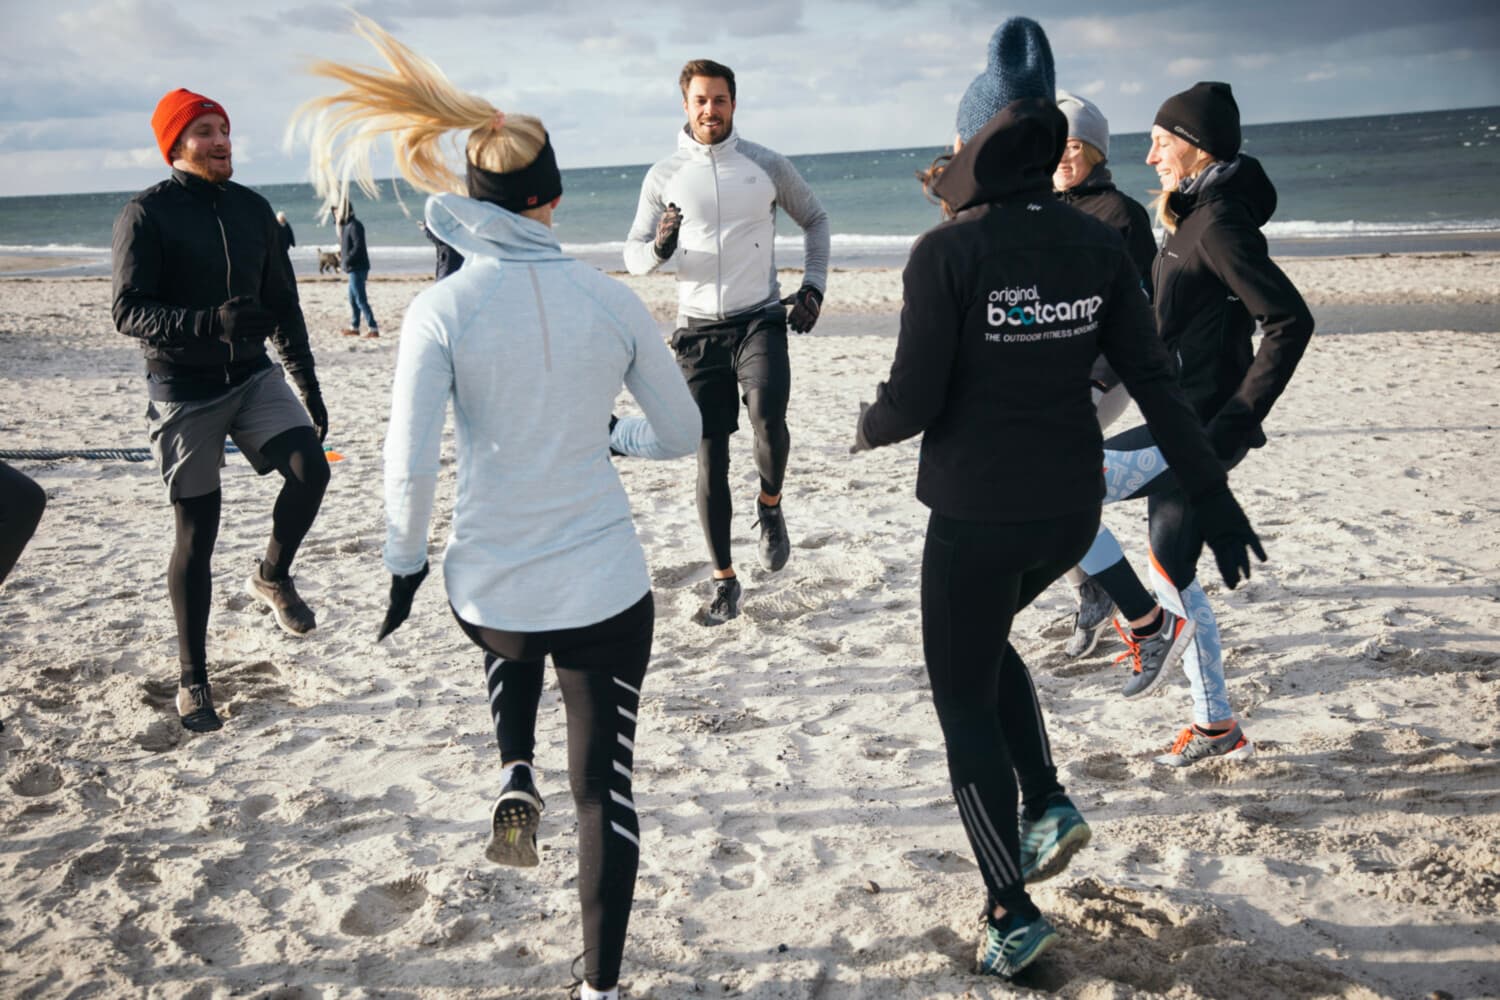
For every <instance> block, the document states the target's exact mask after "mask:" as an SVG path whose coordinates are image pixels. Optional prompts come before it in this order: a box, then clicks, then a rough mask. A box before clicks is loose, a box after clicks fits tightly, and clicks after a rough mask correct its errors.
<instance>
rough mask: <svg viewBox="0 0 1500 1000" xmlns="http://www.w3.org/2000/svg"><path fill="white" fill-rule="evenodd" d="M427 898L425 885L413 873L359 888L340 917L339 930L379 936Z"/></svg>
mask: <svg viewBox="0 0 1500 1000" xmlns="http://www.w3.org/2000/svg"><path fill="white" fill-rule="evenodd" d="M429 898H430V894H429V893H428V892H427V887H426V886H425V885H423V884H422V880H421V879H420V878H419V877H418V876H415V875H409V876H407V877H406V878H403V879H398V880H397V881H395V882H387V883H385V884H384V885H372V886H370V887H369V888H368V889H361V890H360V893H359V895H358V896H357V897H355V900H354V905H353V906H351V907H349V909H348V911H347V912H345V913H344V919H342V920H340V921H339V930H341V931H343V932H344V933H345V934H349V935H353V936H354V937H379V936H380V935H382V934H388V933H390V932H391V931H393V930H395V929H396V928H397V927H400V926H401V925H402V924H404V923H406V922H407V921H408V920H410V919H411V915H412V914H413V913H416V912H417V911H418V910H420V909H421V908H422V904H424V903H426V902H427V900H428V899H429Z"/></svg>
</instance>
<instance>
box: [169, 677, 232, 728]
mask: <svg viewBox="0 0 1500 1000" xmlns="http://www.w3.org/2000/svg"><path fill="white" fill-rule="evenodd" d="M177 715H178V717H179V718H180V719H181V720H182V728H183V729H186V730H188V731H189V732H193V733H211V732H213V731H214V730H216V729H223V728H224V723H223V722H221V721H220V720H219V713H218V712H215V711H214V698H213V694H212V693H211V692H210V691H209V689H208V683H207V682H206V681H205V682H204V683H202V684H193V685H191V686H189V687H180V688H178V689H177Z"/></svg>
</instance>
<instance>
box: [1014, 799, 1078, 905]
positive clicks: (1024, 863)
mask: <svg viewBox="0 0 1500 1000" xmlns="http://www.w3.org/2000/svg"><path fill="white" fill-rule="evenodd" d="M1020 834H1021V878H1022V880H1023V881H1024V882H1025V883H1026V884H1027V885H1031V884H1033V883H1035V882H1044V881H1046V880H1047V879H1049V878H1051V877H1052V876H1054V875H1061V874H1062V871H1063V869H1064V868H1067V867H1068V862H1069V861H1072V860H1073V855H1075V854H1077V853H1078V852H1079V851H1081V850H1083V848H1084V847H1085V846H1086V845H1087V844H1088V842H1089V838H1090V837H1091V836H1092V835H1093V831H1091V830H1090V829H1089V825H1088V823H1086V822H1085V821H1084V819H1083V814H1082V813H1080V812H1079V811H1078V809H1077V807H1076V806H1074V805H1073V803H1072V802H1071V801H1070V800H1069V799H1068V798H1067V797H1066V796H1058V797H1056V798H1055V799H1053V800H1052V801H1051V802H1049V803H1048V804H1047V811H1046V812H1045V813H1043V814H1042V818H1041V819H1039V820H1037V821H1036V822H1034V823H1033V822H1032V821H1030V820H1028V819H1027V818H1026V817H1025V816H1022V817H1021V823H1020Z"/></svg>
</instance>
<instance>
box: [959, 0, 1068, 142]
mask: <svg viewBox="0 0 1500 1000" xmlns="http://www.w3.org/2000/svg"><path fill="white" fill-rule="evenodd" d="M1056 89H1057V73H1056V71H1055V70H1054V69H1053V67H1052V46H1050V45H1048V44H1047V35H1046V33H1045V32H1043V31H1042V26H1041V25H1040V24H1037V23H1036V22H1035V21H1033V20H1032V19H1031V18H1029V17H1012V18H1010V19H1009V20H1007V21H1006V22H1005V23H1004V24H1002V25H1000V27H998V28H996V29H995V33H994V34H993V35H991V36H990V47H989V63H988V65H986V66H985V68H984V72H983V73H980V74H979V75H978V76H976V77H975V78H974V82H973V83H971V84H969V89H968V90H967V91H965V92H964V99H963V100H962V101H959V102H958V135H959V138H960V139H962V140H963V141H964V142H968V141H969V140H970V139H972V138H973V137H974V133H975V132H978V131H979V130H980V129H982V128H984V123H985V122H987V121H989V120H990V119H991V118H993V117H994V116H995V115H996V114H997V113H999V111H1000V109H1001V108H1003V107H1005V106H1006V105H1007V104H1009V103H1011V102H1012V101H1019V100H1020V99H1021V98H1023V97H1044V98H1046V99H1047V100H1049V101H1051V100H1054V99H1055V92H1056Z"/></svg>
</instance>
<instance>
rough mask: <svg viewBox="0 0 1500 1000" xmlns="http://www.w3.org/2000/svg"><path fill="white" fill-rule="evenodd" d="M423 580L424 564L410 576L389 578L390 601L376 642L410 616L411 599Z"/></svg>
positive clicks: (425, 566) (425, 570) (415, 594)
mask: <svg viewBox="0 0 1500 1000" xmlns="http://www.w3.org/2000/svg"><path fill="white" fill-rule="evenodd" d="M425 579H427V564H426V563H423V564H422V568H421V569H419V570H417V571H416V572H415V573H413V574H412V575H411V576H396V575H394V574H393V575H392V576H391V599H390V603H389V604H388V605H387V606H386V609H385V621H383V622H381V623H380V634H379V635H377V636H376V637H375V641H376V642H379V641H380V640H381V639H384V638H385V637H386V636H388V635H390V634H391V633H392V632H394V631H396V629H398V628H400V627H401V623H402V622H404V621H406V616H407V615H409V614H411V601H412V598H414V597H416V596H417V588H418V587H420V586H422V581H423V580H425Z"/></svg>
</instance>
